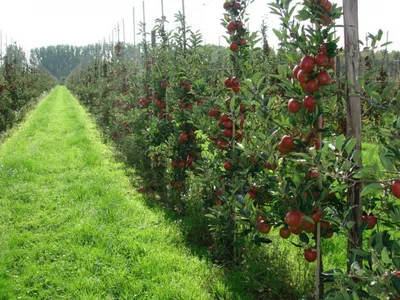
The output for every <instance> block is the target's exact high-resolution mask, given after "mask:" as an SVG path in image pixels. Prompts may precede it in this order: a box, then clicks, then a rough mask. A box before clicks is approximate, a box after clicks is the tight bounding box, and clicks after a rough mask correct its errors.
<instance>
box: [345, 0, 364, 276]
mask: <svg viewBox="0 0 400 300" xmlns="http://www.w3.org/2000/svg"><path fill="white" fill-rule="evenodd" d="M343 11H344V45H345V68H346V79H347V81H348V82H349V83H350V84H347V85H346V88H345V97H346V101H347V104H346V120H347V121H346V126H347V132H346V134H347V136H348V137H353V138H356V140H357V143H356V147H355V149H357V150H360V151H361V145H362V140H361V136H362V129H361V99H360V96H359V93H360V87H359V85H358V81H357V78H358V75H359V64H360V48H359V37H358V0H346V1H343ZM359 157H360V158H359V159H358V161H355V163H356V165H357V167H358V168H360V167H361V166H362V160H361V155H360V156H359ZM360 191H361V183H360V182H358V181H355V182H353V181H352V182H349V191H348V198H347V200H348V205H349V206H350V207H354V208H353V210H352V211H353V213H352V220H353V221H354V222H356V223H355V225H354V226H353V227H352V228H351V229H350V235H351V239H350V240H349V241H348V244H347V248H348V249H347V251H348V252H347V254H348V259H349V260H348V264H347V268H348V270H350V267H351V261H350V249H352V248H361V246H362V236H359V234H358V228H359V227H360V226H361V225H362V201H361V197H360Z"/></svg>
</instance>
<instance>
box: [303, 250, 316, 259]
mask: <svg viewBox="0 0 400 300" xmlns="http://www.w3.org/2000/svg"><path fill="white" fill-rule="evenodd" d="M304 258H305V259H306V261H308V262H313V261H315V260H316V259H317V251H316V250H314V249H307V250H305V251H304Z"/></svg>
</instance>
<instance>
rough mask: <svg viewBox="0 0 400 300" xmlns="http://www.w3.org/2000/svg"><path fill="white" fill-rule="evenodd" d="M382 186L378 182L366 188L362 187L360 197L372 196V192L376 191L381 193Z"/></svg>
mask: <svg viewBox="0 0 400 300" xmlns="http://www.w3.org/2000/svg"><path fill="white" fill-rule="evenodd" d="M382 188H383V187H382V184H380V183H379V182H374V183H370V184H368V185H367V186H365V187H364V189H363V191H362V192H361V195H360V196H361V197H364V196H366V195H369V194H372V193H374V192H377V191H381V190H382Z"/></svg>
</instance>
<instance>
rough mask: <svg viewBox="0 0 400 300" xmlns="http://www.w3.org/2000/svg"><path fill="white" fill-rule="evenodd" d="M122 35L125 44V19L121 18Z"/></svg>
mask: <svg viewBox="0 0 400 300" xmlns="http://www.w3.org/2000/svg"><path fill="white" fill-rule="evenodd" d="M122 37H123V40H124V44H125V19H122Z"/></svg>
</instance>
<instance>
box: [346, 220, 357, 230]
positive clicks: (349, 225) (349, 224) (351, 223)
mask: <svg viewBox="0 0 400 300" xmlns="http://www.w3.org/2000/svg"><path fill="white" fill-rule="evenodd" d="M354 224H356V222H354V221H348V222H347V223H346V227H347V228H348V229H351V228H353V226H354Z"/></svg>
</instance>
